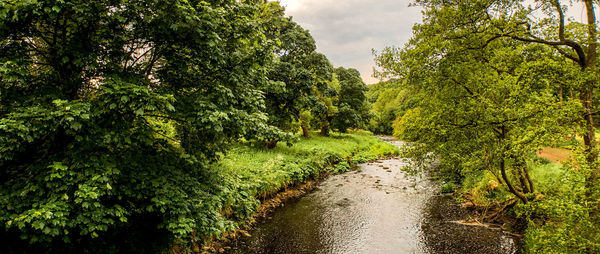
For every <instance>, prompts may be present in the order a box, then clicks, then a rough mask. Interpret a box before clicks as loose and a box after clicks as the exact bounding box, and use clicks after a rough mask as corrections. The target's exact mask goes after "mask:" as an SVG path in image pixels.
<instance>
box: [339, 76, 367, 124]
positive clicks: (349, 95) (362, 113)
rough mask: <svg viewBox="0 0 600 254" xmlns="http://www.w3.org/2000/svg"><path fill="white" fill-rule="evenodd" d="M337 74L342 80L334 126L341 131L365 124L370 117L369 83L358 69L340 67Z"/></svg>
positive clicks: (340, 80)
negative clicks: (363, 78)
mask: <svg viewBox="0 0 600 254" xmlns="http://www.w3.org/2000/svg"><path fill="white" fill-rule="evenodd" d="M335 74H336V76H337V78H338V80H339V82H340V90H339V94H338V101H337V103H338V105H337V108H338V113H337V114H336V116H335V117H334V119H333V126H334V127H335V128H337V129H339V130H340V131H341V132H346V130H347V129H348V128H351V127H354V128H360V127H363V126H365V124H366V122H367V121H368V119H369V104H368V102H367V97H366V94H365V93H366V92H367V91H368V87H367V85H366V84H365V83H364V82H363V80H362V78H361V77H360V72H358V71H357V70H356V69H345V68H343V67H338V68H336V69H335Z"/></svg>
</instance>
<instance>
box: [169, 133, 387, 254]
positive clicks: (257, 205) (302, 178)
mask: <svg viewBox="0 0 600 254" xmlns="http://www.w3.org/2000/svg"><path fill="white" fill-rule="evenodd" d="M397 154H398V149H397V148H396V147H395V146H393V145H390V144H388V143H385V142H383V141H382V140H380V139H379V138H377V137H374V136H372V134H370V133H368V132H362V131H357V132H351V133H347V134H339V133H332V135H331V136H330V137H323V136H319V135H317V134H316V133H314V135H313V137H311V138H310V139H304V138H300V140H299V141H298V142H296V143H294V144H293V145H292V146H287V145H286V144H278V145H277V147H275V148H274V149H265V148H263V147H262V146H253V145H252V144H239V145H236V146H233V147H232V148H231V149H230V150H229V152H228V153H227V154H226V155H225V156H223V157H222V158H221V160H220V161H219V162H218V163H217V164H215V165H213V167H212V172H211V173H212V174H214V177H215V178H216V179H221V180H220V182H221V184H220V185H219V186H217V185H215V187H218V188H219V189H217V190H215V191H216V193H215V196H216V197H218V200H216V201H217V202H219V203H218V204H217V205H214V206H213V207H215V208H218V211H215V212H218V213H219V214H220V217H221V218H222V220H221V221H220V222H217V223H212V224H213V225H209V226H210V227H212V228H208V230H207V232H210V234H204V235H200V236H196V237H198V238H199V239H201V241H200V242H198V243H197V244H196V245H194V246H179V245H176V246H175V247H174V248H173V252H176V253H182V252H185V251H184V250H186V249H188V250H193V251H194V252H202V251H216V252H218V251H219V250H220V248H216V247H215V246H207V244H208V243H210V242H213V241H214V240H218V239H227V238H231V237H232V235H240V234H241V235H244V234H245V231H239V229H240V228H246V227H247V226H248V225H250V224H252V223H253V222H254V220H255V218H256V216H257V215H259V214H261V213H263V214H264V213H265V212H266V211H267V210H268V209H269V207H271V208H270V209H272V208H273V207H277V206H279V204H281V202H283V201H284V199H285V198H293V197H294V196H298V195H301V194H302V193H304V191H307V190H308V189H309V186H311V183H312V182H313V181H314V180H317V179H319V178H320V177H322V176H323V175H327V174H336V173H343V172H346V171H349V170H350V169H351V168H352V167H353V166H355V165H358V164H359V163H363V162H366V161H369V160H373V159H377V158H379V157H388V156H392V155H397ZM282 195H283V196H282ZM203 246H204V247H207V248H204V247H203ZM217 247H218V246H217Z"/></svg>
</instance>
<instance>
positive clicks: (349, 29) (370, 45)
mask: <svg viewBox="0 0 600 254" xmlns="http://www.w3.org/2000/svg"><path fill="white" fill-rule="evenodd" d="M408 3H409V1H408V0H341V1H340V0H281V4H282V5H283V6H285V7H286V14H287V15H289V16H292V17H293V20H294V21H296V22H297V23H298V24H300V25H301V26H302V27H304V28H305V29H307V30H309V31H310V33H311V34H312V36H313V37H314V38H315V41H316V42H317V51H319V52H320V53H323V54H325V55H326V56H327V58H329V60H330V61H331V63H332V64H333V65H334V66H336V67H338V66H343V67H345V68H355V69H357V70H358V71H360V73H361V76H362V78H363V80H364V81H365V82H366V83H367V84H372V83H376V82H377V81H378V80H377V79H375V78H373V77H372V74H373V66H374V60H373V59H374V57H373V55H372V53H371V49H375V50H381V49H383V48H384V47H386V46H402V45H404V44H405V43H406V42H408V40H409V39H410V37H411V35H412V26H413V25H414V24H415V23H416V22H419V21H421V11H420V9H418V8H416V7H408Z"/></svg>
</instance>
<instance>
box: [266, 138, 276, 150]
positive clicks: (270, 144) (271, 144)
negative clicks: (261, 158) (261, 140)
mask: <svg viewBox="0 0 600 254" xmlns="http://www.w3.org/2000/svg"><path fill="white" fill-rule="evenodd" d="M265 145H266V146H267V148H268V149H273V148H275V147H276V146H277V140H267V141H265Z"/></svg>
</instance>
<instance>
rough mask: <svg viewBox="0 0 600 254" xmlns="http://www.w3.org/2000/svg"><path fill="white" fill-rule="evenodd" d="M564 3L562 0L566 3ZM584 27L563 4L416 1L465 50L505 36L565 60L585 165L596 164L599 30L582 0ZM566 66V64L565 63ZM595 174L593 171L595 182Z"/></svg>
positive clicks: (588, 1) (550, 0) (588, 0)
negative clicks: (572, 73) (572, 78)
mask: <svg viewBox="0 0 600 254" xmlns="http://www.w3.org/2000/svg"><path fill="white" fill-rule="evenodd" d="M565 2H566V1H565ZM582 2H583V3H584V4H585V13H586V18H587V23H586V24H584V25H583V26H580V25H579V24H577V23H575V22H571V23H566V17H565V13H566V12H565V10H566V9H567V6H564V3H563V2H561V1H559V0H543V1H536V7H535V8H531V7H528V5H527V1H497V0H477V1H439V0H417V1H415V3H417V4H419V5H421V6H423V7H425V8H426V16H427V17H430V20H429V21H430V22H431V23H432V24H433V23H435V24H436V25H437V27H436V28H435V31H434V30H432V31H431V32H433V33H439V35H440V37H441V38H444V39H449V40H455V41H459V42H461V43H463V44H464V48H466V49H479V48H485V47H487V46H488V45H489V44H490V43H491V42H493V41H495V40H498V39H501V38H508V39H512V40H515V41H520V42H523V43H531V44H537V45H543V46H545V47H547V48H549V49H552V50H554V52H556V53H557V54H560V55H561V56H563V57H564V58H566V59H569V60H570V61H571V62H572V63H574V64H575V65H576V66H577V68H578V69H579V72H580V74H579V76H580V80H579V81H578V82H579V84H578V85H577V86H576V88H577V90H578V93H579V94H578V98H579V101H580V103H581V104H582V105H583V111H582V112H581V118H582V120H583V121H582V127H583V131H582V136H583V138H584V144H585V150H586V153H587V161H588V163H594V162H596V160H597V154H598V151H597V149H596V146H597V145H596V143H597V142H596V139H595V129H594V120H593V116H594V115H595V114H596V109H595V106H594V105H593V91H594V88H595V87H596V86H597V84H598V76H599V73H598V68H597V62H596V59H597V54H598V50H597V45H598V31H597V24H596V16H595V12H594V10H595V9H594V8H595V7H596V5H597V3H595V2H594V1H593V0H583V1H582ZM564 64H565V65H568V63H566V62H565V63H564ZM598 174H599V172H598V171H597V172H594V174H593V175H594V176H593V177H592V178H596V177H597V175H598Z"/></svg>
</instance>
